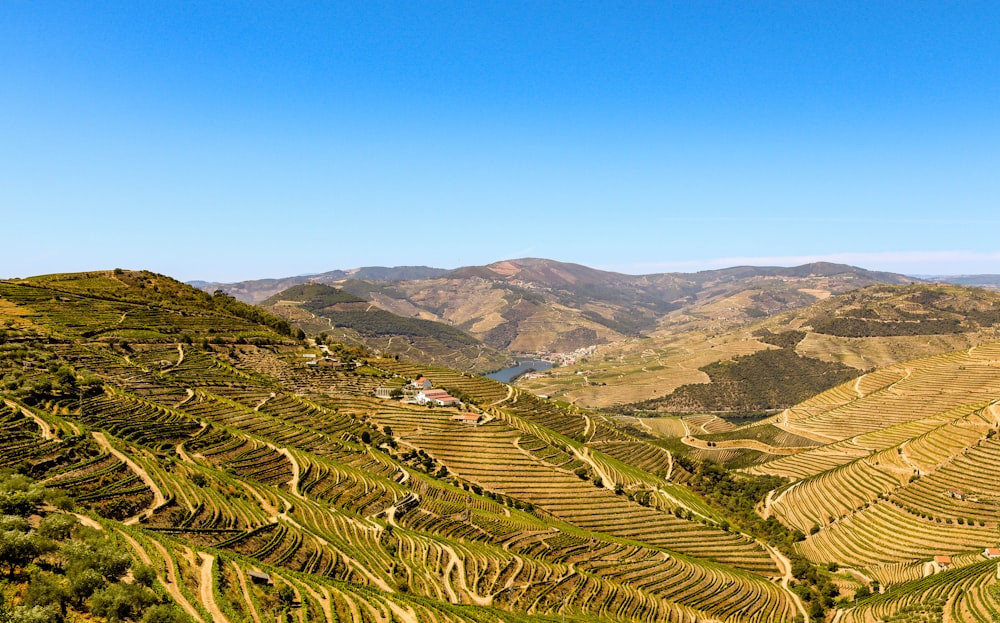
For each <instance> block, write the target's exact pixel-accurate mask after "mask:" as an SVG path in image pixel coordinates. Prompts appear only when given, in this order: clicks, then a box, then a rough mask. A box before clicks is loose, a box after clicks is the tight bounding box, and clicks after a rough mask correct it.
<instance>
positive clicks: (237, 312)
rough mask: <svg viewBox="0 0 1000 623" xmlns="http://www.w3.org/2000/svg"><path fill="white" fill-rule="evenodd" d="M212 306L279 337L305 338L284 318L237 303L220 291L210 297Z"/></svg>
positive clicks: (300, 331) (301, 332)
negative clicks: (259, 326) (272, 331)
mask: <svg viewBox="0 0 1000 623" xmlns="http://www.w3.org/2000/svg"><path fill="white" fill-rule="evenodd" d="M212 304H213V305H214V306H215V308H216V309H219V310H222V311H225V312H227V313H230V314H232V315H233V316H236V317H238V318H242V319H244V320H248V321H250V322H256V323H257V324H262V325H264V326H267V327H270V328H272V329H274V330H275V331H276V332H277V333H280V334H281V335H287V336H289V337H294V338H296V339H300V340H301V339H304V338H305V336H306V335H305V333H304V332H303V331H302V330H301V329H293V328H292V326H291V325H290V324H288V321H287V320H285V319H284V318H279V317H278V316H275V315H274V314H271V313H268V312H266V311H264V310H263V309H261V308H259V307H255V306H253V305H248V304H246V303H244V302H242V301H237V300H236V299H235V298H233V297H232V296H230V295H228V294H226V293H225V292H223V291H222V290H216V291H215V294H214V295H212Z"/></svg>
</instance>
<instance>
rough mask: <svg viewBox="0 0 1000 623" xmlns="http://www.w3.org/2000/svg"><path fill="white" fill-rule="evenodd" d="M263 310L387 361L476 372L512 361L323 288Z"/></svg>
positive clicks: (279, 299)
mask: <svg viewBox="0 0 1000 623" xmlns="http://www.w3.org/2000/svg"><path fill="white" fill-rule="evenodd" d="M259 305H260V307H262V308H264V309H266V310H268V311H269V312H272V313H274V314H275V315H277V316H281V317H283V318H285V319H287V320H288V321H289V322H292V323H294V324H295V325H297V326H299V327H301V328H303V329H304V330H306V331H307V332H308V333H310V334H312V335H317V334H323V335H328V336H329V337H331V338H332V339H335V340H337V341H339V342H344V343H348V344H360V345H363V346H365V347H367V348H369V349H371V350H373V351H376V352H379V353H382V354H383V355H385V356H388V357H391V356H398V357H404V358H406V359H411V360H416V361H424V362H427V363H430V364H434V365H440V366H448V367H452V368H458V369H461V370H469V371H472V372H489V371H492V370H497V369H499V368H503V367H505V366H509V365H511V361H512V360H511V359H510V357H508V356H507V355H504V354H502V353H500V352H498V351H496V350H495V349H493V348H490V347H489V346H486V345H485V344H483V343H482V342H480V341H479V340H477V339H475V338H473V337H471V336H470V335H468V334H467V333H464V332H463V331H460V330H459V329H456V328H454V327H452V326H449V325H447V324H444V323H441V322H435V321H433V320H424V319H422V318H407V317H403V316H399V315H397V314H393V313H391V312H388V311H385V310H384V309H379V308H378V307H376V306H374V305H372V304H370V303H368V302H367V301H366V300H365V299H363V298H360V297H357V296H354V295H352V294H350V293H348V292H345V291H344V290H341V289H339V288H334V287H332V286H328V285H324V284H302V285H297V286H292V287H291V288H289V289H287V290H284V291H282V292H279V293H278V294H275V295H274V296H272V297H270V298H268V299H266V300H264V301H262V302H261V303H260V304H259Z"/></svg>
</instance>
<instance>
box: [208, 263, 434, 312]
mask: <svg viewBox="0 0 1000 623" xmlns="http://www.w3.org/2000/svg"><path fill="white" fill-rule="evenodd" d="M447 272H448V271H447V270H445V269H443V268H431V267H430V266H393V267H388V266H365V267H363V268H351V269H347V270H331V271H328V272H325V273H319V274H315V275H299V276H296V277H282V278H278V279H254V280H251V281H240V282H238V283H219V282H215V281H191V282H189V285H192V286H194V287H196V288H198V289H199V290H204V291H205V292H209V293H213V292H215V291H216V290H222V291H224V292H226V293H227V294H229V295H230V296H232V297H233V298H236V299H237V300H240V301H243V302H244V303H259V302H261V301H263V300H264V299H266V298H270V297H272V296H274V295H275V294H277V293H279V292H282V291H284V290H287V289H289V288H292V287H295V286H298V285H303V284H307V283H335V282H339V281H343V280H345V279H367V280H371V281H403V280H407V279H433V278H434V277H439V276H441V275H443V274H445V273H447Z"/></svg>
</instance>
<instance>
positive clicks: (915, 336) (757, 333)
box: [520, 284, 1000, 411]
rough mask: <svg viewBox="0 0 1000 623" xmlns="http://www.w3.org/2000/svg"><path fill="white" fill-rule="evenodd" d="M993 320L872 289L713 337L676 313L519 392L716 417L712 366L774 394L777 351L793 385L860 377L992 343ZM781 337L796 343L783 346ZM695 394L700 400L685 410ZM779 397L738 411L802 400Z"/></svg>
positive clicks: (987, 299)
mask: <svg viewBox="0 0 1000 623" xmlns="http://www.w3.org/2000/svg"><path fill="white" fill-rule="evenodd" d="M716 309H718V308H716ZM727 309H728V307H727ZM998 312H1000V295H998V294H997V293H996V292H993V291H988V290H980V289H976V288H963V287H959V286H947V285H932V284H914V285H909V286H881V285H880V286H870V287H868V288H862V289H858V290H854V291H851V292H848V293H846V294H841V295H837V296H831V297H828V298H826V299H824V300H822V301H819V302H816V303H814V304H813V305H811V306H808V307H803V308H800V309H796V310H790V311H786V312H782V313H778V314H775V315H773V316H771V317H768V318H762V319H759V320H757V321H755V322H752V323H741V324H737V325H735V326H732V325H730V328H729V329H723V328H718V327H717V326H716V324H715V321H714V320H713V318H714V317H713V316H710V315H708V314H705V313H701V314H693V313H689V312H686V311H679V312H678V313H677V314H671V315H669V316H668V317H667V319H665V321H664V323H663V325H662V326H663V328H662V329H661V330H660V331H656V332H653V333H651V334H650V336H649V337H648V338H647V339H643V340H632V341H629V342H625V343H621V344H613V345H608V346H605V347H601V348H599V349H598V351H597V353H596V354H595V355H592V356H591V357H589V358H588V359H587V361H585V362H578V363H577V365H575V366H569V367H564V368H555V369H553V370H551V371H548V372H547V373H546V374H545V375H543V376H541V377H539V378H534V379H525V380H524V381H522V382H521V383H520V385H521V386H523V387H526V388H529V389H531V390H532V391H536V392H538V393H542V394H546V395H550V396H558V397H560V398H561V399H567V400H572V401H574V402H576V403H578V404H586V405H589V406H593V407H612V406H614V407H615V408H619V407H620V406H621V405H623V404H624V405H632V406H631V407H628V409H629V410H631V409H639V410H666V411H670V410H674V411H697V410H704V411H717V410H722V409H721V408H720V406H719V404H720V403H719V400H720V399H723V400H724V401H725V402H726V403H727V404H728V407H729V408H730V409H732V408H733V407H735V406H736V404H734V403H735V402H737V401H733V400H732V399H731V398H724V397H723V394H724V393H726V392H727V391H728V392H730V393H731V389H727V388H724V387H722V386H720V387H718V388H716V389H710V388H708V387H699V386H702V385H705V384H708V383H710V382H712V380H713V379H712V376H713V374H714V375H715V377H716V378H718V379H719V380H723V381H724V380H725V378H724V377H725V375H724V374H720V372H722V371H721V370H720V369H719V368H718V363H719V362H727V361H741V362H742V367H744V368H746V367H753V368H756V369H757V371H756V372H755V375H756V376H757V378H758V382H757V384H758V385H759V384H760V383H763V384H764V385H768V386H770V387H775V386H776V384H777V385H782V384H781V383H780V379H778V378H772V379H771V380H767V377H768V374H769V372H768V368H773V366H768V365H765V362H764V361H763V359H762V357H769V356H773V355H765V354H764V352H763V351H765V350H773V349H775V348H781V347H784V348H791V349H793V350H794V352H795V353H796V354H797V355H799V356H800V359H792V360H789V362H790V363H798V364H800V365H799V366H796V367H797V368H798V369H799V373H797V374H798V375H799V376H803V375H805V376H806V377H809V376H810V375H814V374H815V373H816V371H817V370H816V368H817V367H818V366H819V362H825V363H827V364H831V365H833V366H849V367H851V368H854V369H855V370H857V371H859V372H860V371H865V370H869V369H872V368H874V367H882V366H888V365H892V364H894V363H898V362H900V361H905V360H907V359H911V358H915V357H919V356H922V355H929V354H934V353H942V352H947V351H950V350H954V349H957V348H963V347H964V348H968V347H970V346H973V345H975V344H978V343H981V342H983V341H988V340H992V339H996V337H997V335H998V333H997V331H998V328H1000V324H998V316H997V314H998ZM789 336H794V338H792V340H791V342H794V343H782V340H785V341H788V340H787V338H789ZM813 360H819V362H815V361H813ZM755 362H756V363H755ZM758 364H759V365H758ZM786 367H787V366H786ZM810 367H811V368H812V369H813V370H812V371H811V372H810V370H809V369H807V368H810ZM758 373H759V374H758ZM845 373H846V372H845ZM814 378H815V379H816V380H817V382H819V381H820V380H821V378H820V377H814ZM826 378H827V380H825V381H823V383H826V384H816V383H809V384H806V385H805V386H803V385H801V384H799V386H800V387H803V389H806V390H812V391H821V390H823V389H826V388H827V387H829V386H831V385H833V384H836V382H837V377H836V376H835V375H834V376H829V377H826ZM682 386H689V387H686V388H685V389H683V390H680V391H681V393H682V394H684V395H685V396H681V395H680V394H678V395H677V396H674V397H671V396H672V394H673V393H674V392H677V391H678V390H679V388H681V387H682ZM786 388H787V386H786ZM717 390H718V391H717ZM768 391H769V390H768ZM743 393H744V394H745V392H743ZM693 394H699V395H700V396H702V398H701V399H699V400H691V398H692V396H693ZM713 396H714V397H713ZM778 397H779V398H780V400H779V402H777V403H774V402H773V401H764V402H762V401H759V400H755V401H742V402H744V403H745V404H744V407H743V410H757V409H764V408H768V407H771V408H784V407H787V406H790V405H791V404H793V403H794V402H797V401H798V400H800V399H801V398H802V396H801V395H793V394H786V395H784V396H778ZM767 402H770V403H771V404H767Z"/></svg>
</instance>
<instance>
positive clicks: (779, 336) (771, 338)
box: [753, 329, 806, 349]
mask: <svg viewBox="0 0 1000 623" xmlns="http://www.w3.org/2000/svg"><path fill="white" fill-rule="evenodd" d="M753 336H754V337H755V338H757V339H758V340H760V341H761V342H764V343H765V344H771V345H773V346H777V347H778V348H789V349H794V348H795V347H796V346H798V345H799V342H801V341H802V340H803V339H805V337H806V332H805V331H797V330H793V331H782V332H780V333H773V332H772V331H769V330H767V329H759V330H757V331H754V332H753Z"/></svg>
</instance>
